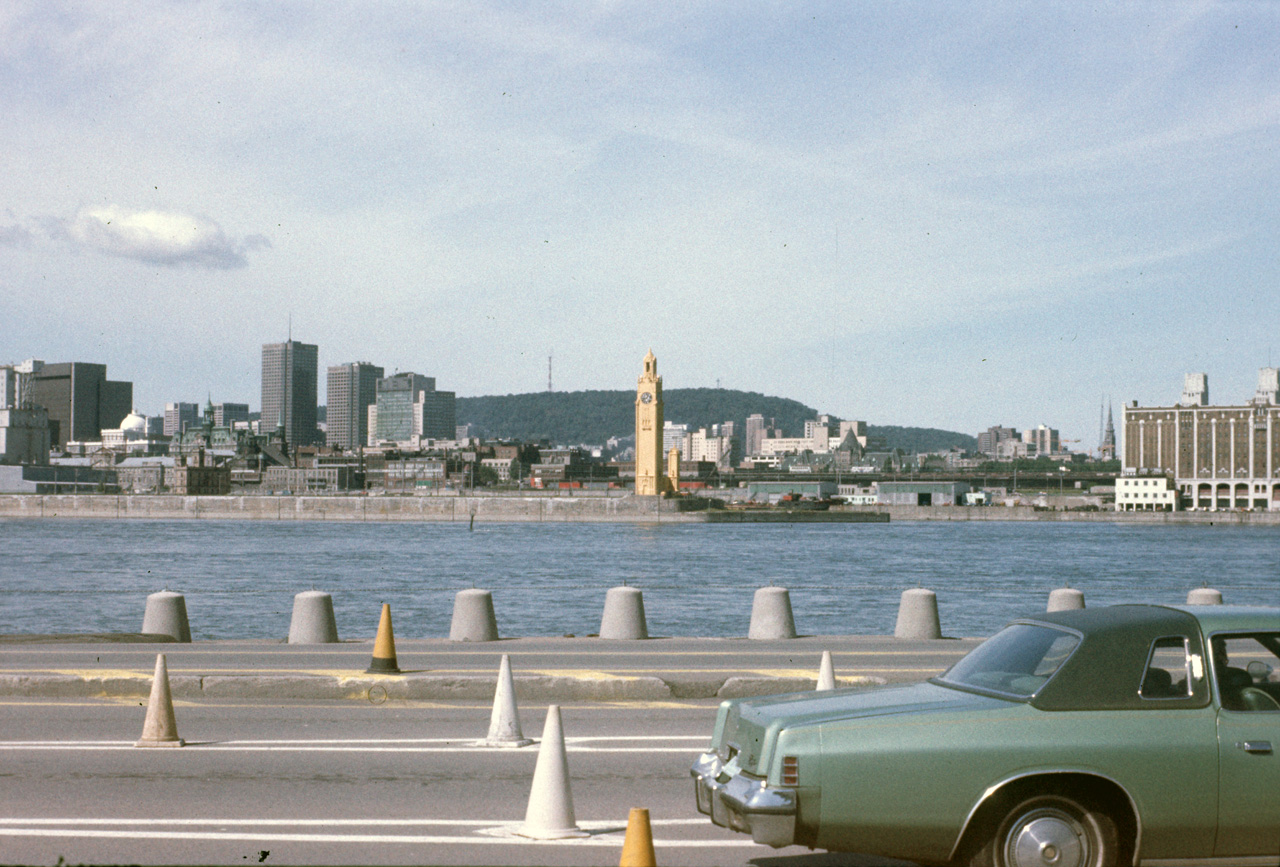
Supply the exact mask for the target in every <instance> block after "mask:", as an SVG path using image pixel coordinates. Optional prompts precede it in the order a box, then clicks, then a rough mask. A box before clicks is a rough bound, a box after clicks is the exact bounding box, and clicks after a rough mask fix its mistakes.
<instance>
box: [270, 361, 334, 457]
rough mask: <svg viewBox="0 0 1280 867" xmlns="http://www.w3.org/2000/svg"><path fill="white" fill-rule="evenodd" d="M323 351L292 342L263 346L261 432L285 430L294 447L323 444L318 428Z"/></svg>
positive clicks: (290, 443) (286, 437)
mask: <svg viewBox="0 0 1280 867" xmlns="http://www.w3.org/2000/svg"><path fill="white" fill-rule="evenodd" d="M318 371H319V349H318V348H317V347H316V345H315V344H313V343H299V342H298V341H296V340H289V341H286V342H285V343H266V344H263V346H262V421H261V429H262V431H263V432H264V433H270V432H271V431H274V430H275V429H276V428H277V427H280V426H283V427H284V434H285V439H286V441H287V442H288V443H289V445H290V446H309V445H315V444H316V443H318V442H320V432H319V430H318V428H317V427H316V398H317V380H318Z"/></svg>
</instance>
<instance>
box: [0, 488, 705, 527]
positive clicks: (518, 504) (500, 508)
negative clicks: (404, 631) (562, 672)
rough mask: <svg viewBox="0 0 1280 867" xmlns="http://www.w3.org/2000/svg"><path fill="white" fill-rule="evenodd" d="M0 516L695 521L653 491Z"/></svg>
mask: <svg viewBox="0 0 1280 867" xmlns="http://www.w3.org/2000/svg"><path fill="white" fill-rule="evenodd" d="M0 518H140V519H152V520H182V519H203V520H237V521H388V522H391V521H413V522H420V521H463V522H468V523H469V522H470V521H472V520H473V519H474V520H476V521H511V522H515V521H521V522H525V521H561V522H585V521H593V522H609V521H621V522H651V523H667V522H673V523H674V522H699V521H705V520H706V513H705V512H685V511H681V510H680V509H679V507H678V505H677V504H676V503H675V502H671V501H663V500H659V499H658V498H656V497H583V496H576V497H567V496H566V497H557V496H548V497H505V496H504V497H306V496H296V497H283V496H281V497H274V496H273V497H244V496H239V497H238V496H226V497H181V496H170V495H164V494H161V495H137V496H127V495H111V494H58V495H52V494H15V495H7V496H0Z"/></svg>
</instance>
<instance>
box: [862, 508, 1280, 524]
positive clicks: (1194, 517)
mask: <svg viewBox="0 0 1280 867" xmlns="http://www.w3.org/2000/svg"><path fill="white" fill-rule="evenodd" d="M841 509H842V510H843V509H848V510H850V511H869V512H888V513H889V517H890V520H892V521H1015V522H1017V521H1051V522H1057V523H1082V524H1152V525H1178V526H1185V525H1187V524H1203V525H1205V526H1269V527H1275V526H1280V511H1277V512H1116V511H1111V510H1105V511H1097V512H1067V511H1051V510H1047V509H1037V508H1035V507H1034V506H846V507H841Z"/></svg>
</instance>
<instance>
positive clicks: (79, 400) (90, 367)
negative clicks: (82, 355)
mask: <svg viewBox="0 0 1280 867" xmlns="http://www.w3.org/2000/svg"><path fill="white" fill-rule="evenodd" d="M30 376H31V380H30V383H29V384H28V386H24V391H25V392H27V393H26V394H25V398H24V399H25V400H27V401H29V402H30V403H31V404H33V405H35V406H42V407H44V408H45V409H46V410H47V411H48V413H49V439H50V442H51V444H52V445H53V446H56V447H59V448H60V447H62V446H64V445H66V444H67V442H68V441H76V442H88V441H93V440H97V439H99V438H100V437H101V435H102V429H103V428H116V427H119V426H120V422H121V421H123V420H124V417H125V416H127V415H128V414H129V412H130V411H131V410H132V409H133V383H132V382H113V381H111V380H108V379H107V366H106V365H105V364H89V363H87V362H83V361H69V362H64V363H61V364H46V365H43V366H42V367H41V368H40V370H38V371H34V372H32V373H31V374H30Z"/></svg>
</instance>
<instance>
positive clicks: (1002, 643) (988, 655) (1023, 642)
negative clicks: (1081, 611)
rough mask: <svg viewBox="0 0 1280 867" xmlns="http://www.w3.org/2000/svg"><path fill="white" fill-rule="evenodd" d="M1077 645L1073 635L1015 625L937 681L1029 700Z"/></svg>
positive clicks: (1034, 626)
mask: <svg viewBox="0 0 1280 867" xmlns="http://www.w3.org/2000/svg"><path fill="white" fill-rule="evenodd" d="M1079 644H1080V637H1079V636H1078V635H1076V634H1075V633H1072V632H1066V631H1063V630H1059V629H1053V628H1051V627H1048V626H1037V625H1032V624H1028V623H1017V624H1014V625H1013V626H1007V627H1005V628H1004V629H1002V630H1000V631H999V632H997V633H996V634H995V635H993V636H991V637H990V638H988V639H987V640H986V641H984V642H983V643H982V644H980V645H978V646H977V647H975V648H974V649H973V650H972V651H971V652H970V653H969V654H968V655H967V656H965V657H964V658H963V659H961V660H960V661H959V662H957V663H956V664H955V665H953V666H951V668H950V669H948V670H947V672H946V673H945V674H943V675H942V676H941V677H939V678H936V680H937V681H938V682H939V683H943V684H947V685H950V686H959V687H965V688H968V689H977V690H981V691H983V692H994V693H999V694H1001V695H1007V696H1012V697H1015V698H1030V697H1031V696H1033V695H1035V694H1036V692H1037V691H1039V689H1040V687H1042V686H1044V685H1045V684H1046V683H1048V682H1049V678H1051V677H1053V675H1054V673H1056V672H1057V670H1058V669H1059V668H1060V667H1061V666H1062V663H1063V662H1065V661H1066V660H1067V657H1069V656H1070V655H1071V653H1072V652H1073V651H1074V650H1075V649H1076V647H1077V646H1078V645H1079Z"/></svg>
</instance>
